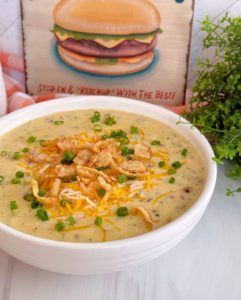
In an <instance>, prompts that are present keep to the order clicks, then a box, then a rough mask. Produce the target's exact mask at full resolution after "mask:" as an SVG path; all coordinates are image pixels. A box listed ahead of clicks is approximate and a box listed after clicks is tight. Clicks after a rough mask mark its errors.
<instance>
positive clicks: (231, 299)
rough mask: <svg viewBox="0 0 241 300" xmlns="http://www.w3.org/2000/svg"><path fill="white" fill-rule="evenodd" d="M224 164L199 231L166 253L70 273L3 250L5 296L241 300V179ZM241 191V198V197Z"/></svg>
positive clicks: (8, 299) (0, 288)
mask: <svg viewBox="0 0 241 300" xmlns="http://www.w3.org/2000/svg"><path fill="white" fill-rule="evenodd" d="M224 173H225V170H224V168H219V172H218V182H217V185H216V189H215V193H214V195H213V198H212V200H211V203H210V205H209V207H208V209H207V211H206V213H205V215H204V217H203V218H202V219H201V221H200V223H199V224H198V225H197V227H196V228H195V229H194V231H193V232H192V233H191V234H190V235H189V236H188V237H187V238H186V239H185V240H184V241H183V242H181V243H180V244H179V245H178V246H176V247H175V248H173V249H172V250H170V251H169V252H168V253H166V254H164V255H163V256H161V257H160V258H158V259H156V260H154V261H151V262H150V263H148V264H145V265H143V266H140V267H135V268H131V269H129V270H126V271H124V272H119V273H115V274H109V275H98V276H88V277H82V276H67V275H60V274H55V273H50V272H47V271H43V270H39V269H36V268H33V267H31V266H28V265H26V264H24V263H22V262H19V261H16V260H15V259H14V258H11V257H9V256H8V255H7V254H5V253H4V252H1V251H0V299H1V300H43V299H44V300H64V299H68V300H77V299H78V300H79V299H81V300H82V299H83V300H96V299H98V300H126V299H130V300H161V299H164V300H240V299H241V197H240V195H237V196H236V197H233V198H228V197H226V196H225V188H226V187H231V188H235V187H237V186H238V185H240V181H239V182H235V181H232V180H230V179H228V178H227V177H226V176H225V175H224ZM238 196H239V197H238Z"/></svg>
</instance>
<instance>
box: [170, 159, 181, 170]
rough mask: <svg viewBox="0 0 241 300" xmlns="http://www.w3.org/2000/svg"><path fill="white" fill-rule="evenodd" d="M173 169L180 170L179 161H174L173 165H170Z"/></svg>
mask: <svg viewBox="0 0 241 300" xmlns="http://www.w3.org/2000/svg"><path fill="white" fill-rule="evenodd" d="M172 166H173V168H175V169H179V168H181V166H182V164H181V163H180V161H175V162H174V163H173V164H172Z"/></svg>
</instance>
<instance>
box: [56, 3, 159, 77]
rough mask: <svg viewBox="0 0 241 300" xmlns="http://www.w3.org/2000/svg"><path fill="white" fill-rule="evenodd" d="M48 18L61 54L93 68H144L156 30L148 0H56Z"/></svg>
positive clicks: (103, 71) (79, 65)
mask: <svg viewBox="0 0 241 300" xmlns="http://www.w3.org/2000/svg"><path fill="white" fill-rule="evenodd" d="M53 19H54V23H55V24H54V29H53V32H54V34H55V37H56V39H57V43H58V52H59V55H60V57H61V58H62V60H63V61H64V62H66V63H67V64H68V65H70V66H72V67H74V68H76V69H78V70H81V71H86V72H89V73H94V74H103V75H123V74H131V73H135V72H138V71H141V70H144V69H145V68H147V67H148V66H149V65H150V64H151V63H152V61H153V59H154V48H155V46H156V44H157V34H159V33H160V32H161V29H160V20H161V18H160V14H159V11H158V10H157V8H156V7H155V6H154V5H153V4H152V3H151V2H150V1H149V0H60V1H59V2H58V3H57V5H56V6H55V8H54V11H53Z"/></svg>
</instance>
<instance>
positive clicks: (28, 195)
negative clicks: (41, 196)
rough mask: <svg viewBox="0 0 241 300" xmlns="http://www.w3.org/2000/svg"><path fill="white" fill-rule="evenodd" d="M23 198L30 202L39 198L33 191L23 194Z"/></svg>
mask: <svg viewBox="0 0 241 300" xmlns="http://www.w3.org/2000/svg"><path fill="white" fill-rule="evenodd" d="M23 199H24V200H26V201H29V202H32V201H36V200H37V199H36V197H35V196H34V194H33V193H27V194H25V195H24V196H23Z"/></svg>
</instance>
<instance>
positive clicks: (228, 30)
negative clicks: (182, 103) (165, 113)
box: [184, 14, 241, 179]
mask: <svg viewBox="0 0 241 300" xmlns="http://www.w3.org/2000/svg"><path fill="white" fill-rule="evenodd" d="M201 24H202V27H201V28H202V31H203V32H204V33H205V38H204V40H203V47H204V49H210V48H212V49H214V57H213V59H208V58H207V59H205V60H200V61H199V63H198V67H199V70H198V78H197V80H196V83H195V85H194V87H193V96H192V98H191V102H190V111H189V112H187V113H185V114H184V117H186V118H187V119H188V120H189V121H190V122H191V123H192V124H193V125H195V126H197V127H198V128H199V129H200V131H201V132H202V133H204V134H205V135H206V137H207V138H208V140H209V141H210V142H211V144H212V146H213V150H214V152H215V158H214V160H215V161H216V162H217V163H219V164H223V163H224V162H225V161H232V167H231V169H230V170H229V173H228V176H230V177H232V178H233V179H240V178H241V17H237V18H230V17H229V15H228V14H225V15H224V17H222V18H220V19H219V20H218V21H217V23H213V22H212V21H210V19H209V18H208V17H206V19H205V20H204V21H203V22H202V23H201Z"/></svg>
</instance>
